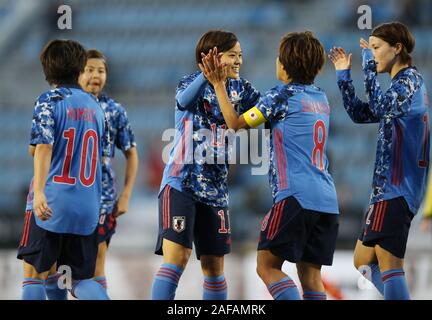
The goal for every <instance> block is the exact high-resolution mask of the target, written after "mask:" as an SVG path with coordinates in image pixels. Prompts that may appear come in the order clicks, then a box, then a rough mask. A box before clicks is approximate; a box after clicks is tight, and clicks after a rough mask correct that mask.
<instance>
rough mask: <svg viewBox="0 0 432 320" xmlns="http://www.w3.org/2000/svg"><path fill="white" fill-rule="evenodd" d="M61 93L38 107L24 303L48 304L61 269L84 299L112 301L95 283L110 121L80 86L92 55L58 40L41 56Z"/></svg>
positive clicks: (22, 255)
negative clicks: (49, 288)
mask: <svg viewBox="0 0 432 320" xmlns="http://www.w3.org/2000/svg"><path fill="white" fill-rule="evenodd" d="M40 60H41V63H42V66H43V71H44V74H45V78H46V80H47V81H48V83H49V84H50V85H53V86H55V89H53V90H50V91H47V92H45V93H43V94H42V95H40V96H39V98H38V99H37V101H36V104H35V108H34V112H33V121H32V130H31V140H30V145H31V146H33V147H30V150H29V151H30V153H31V154H34V171H35V172H34V179H33V180H32V182H31V185H30V190H29V194H28V197H27V206H26V210H27V211H26V221H25V226H24V232H23V236H22V239H21V243H20V246H19V249H18V259H22V260H23V261H24V277H25V279H24V282H23V295H22V298H23V299H25V300H27V299H31V300H45V299H46V289H45V285H44V282H45V280H46V278H47V276H48V273H49V270H50V269H51V268H52V267H53V266H55V265H56V264H58V265H65V266H68V267H69V268H70V273H69V274H71V276H72V280H73V283H72V292H73V294H74V296H75V297H77V298H78V299H104V300H106V299H108V296H107V294H106V292H105V290H104V289H103V288H102V286H100V284H99V283H97V282H96V281H94V280H92V279H91V278H92V277H93V274H94V269H95V265H96V257H97V250H98V244H97V234H96V226H97V223H98V216H99V214H98V210H99V203H100V197H101V189H102V188H101V180H102V168H101V162H102V155H103V156H107V155H108V151H109V150H108V148H107V146H108V145H109V142H108V140H109V134H108V129H107V126H106V117H105V115H104V113H103V111H102V110H101V108H100V106H99V104H98V102H97V100H96V98H95V97H94V96H92V95H90V94H88V93H86V92H84V91H83V90H82V88H81V87H80V86H79V85H78V77H79V74H80V73H81V72H82V71H83V70H84V67H85V64H86V60H87V57H86V51H85V50H84V48H83V47H82V46H81V45H80V44H79V43H77V42H75V41H71V40H53V41H51V42H50V43H48V44H47V45H46V46H45V47H44V49H43V51H42V53H41V55H40Z"/></svg>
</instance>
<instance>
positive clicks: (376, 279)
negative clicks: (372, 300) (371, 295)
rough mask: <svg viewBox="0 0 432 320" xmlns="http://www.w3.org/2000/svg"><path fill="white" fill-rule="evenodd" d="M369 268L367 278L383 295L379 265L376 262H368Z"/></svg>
mask: <svg viewBox="0 0 432 320" xmlns="http://www.w3.org/2000/svg"><path fill="white" fill-rule="evenodd" d="M369 268H370V269H371V278H370V279H368V280H370V281H371V282H372V283H373V284H374V286H375V288H376V289H377V290H378V291H379V292H380V293H381V294H382V295H384V284H383V281H382V278H381V277H382V276H381V271H380V268H379V266H378V265H377V264H370V265H369ZM363 276H364V275H363Z"/></svg>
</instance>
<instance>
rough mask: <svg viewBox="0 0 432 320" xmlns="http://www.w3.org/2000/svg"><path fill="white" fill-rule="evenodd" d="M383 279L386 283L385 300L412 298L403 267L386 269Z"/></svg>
mask: <svg viewBox="0 0 432 320" xmlns="http://www.w3.org/2000/svg"><path fill="white" fill-rule="evenodd" d="M382 281H383V283H384V300H410V295H409V290H408V284H407V282H406V279H405V272H404V270H403V269H392V270H387V271H384V272H383V273H382Z"/></svg>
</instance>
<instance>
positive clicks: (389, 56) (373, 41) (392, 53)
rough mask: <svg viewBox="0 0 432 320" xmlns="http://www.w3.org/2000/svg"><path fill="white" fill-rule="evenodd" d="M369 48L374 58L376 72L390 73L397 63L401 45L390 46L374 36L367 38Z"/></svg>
mask: <svg viewBox="0 0 432 320" xmlns="http://www.w3.org/2000/svg"><path fill="white" fill-rule="evenodd" d="M369 47H370V48H371V50H372V53H373V56H374V58H375V62H376V67H377V72H378V73H385V72H390V71H391V69H392V67H393V66H394V64H395V63H396V62H397V61H398V54H399V53H400V51H401V48H402V45H401V44H400V43H397V44H396V45H395V46H391V45H390V44H389V43H388V42H386V41H384V40H382V39H380V38H378V37H374V36H370V37H369Z"/></svg>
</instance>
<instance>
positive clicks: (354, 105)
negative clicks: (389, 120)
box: [336, 69, 379, 123]
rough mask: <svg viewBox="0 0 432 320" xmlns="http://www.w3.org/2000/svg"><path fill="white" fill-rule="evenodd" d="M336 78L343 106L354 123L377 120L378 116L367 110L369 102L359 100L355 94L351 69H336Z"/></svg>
mask: <svg viewBox="0 0 432 320" xmlns="http://www.w3.org/2000/svg"><path fill="white" fill-rule="evenodd" d="M336 78H337V84H338V87H339V90H340V92H341V94H342V101H343V106H344V108H345V110H346V112H347V113H348V115H349V117H350V118H351V120H352V121H353V122H355V123H374V122H379V118H377V117H375V116H374V115H373V114H372V112H371V111H370V110H369V104H368V103H367V102H363V101H361V100H360V98H359V97H358V96H357V95H356V92H355V88H354V85H353V83H352V82H353V81H352V78H351V70H350V69H345V70H337V71H336Z"/></svg>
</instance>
